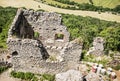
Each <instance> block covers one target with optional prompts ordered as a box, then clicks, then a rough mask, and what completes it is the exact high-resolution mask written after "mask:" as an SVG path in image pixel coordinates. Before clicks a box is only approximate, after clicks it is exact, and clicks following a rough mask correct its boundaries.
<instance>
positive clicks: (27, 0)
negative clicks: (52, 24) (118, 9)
mask: <svg viewBox="0 0 120 81" xmlns="http://www.w3.org/2000/svg"><path fill="white" fill-rule="evenodd" d="M23 2H24V3H23ZM11 3H14V4H11ZM31 3H32V4H31ZM33 4H34V5H33ZM0 6H3V7H8V6H12V7H17V8H19V7H25V8H27V9H34V10H38V9H43V10H45V11H49V12H58V13H64V14H74V15H80V16H83V17H85V16H90V17H94V18H99V19H101V20H106V21H116V22H120V16H119V15H113V14H109V13H101V14H99V13H98V12H93V11H82V10H67V9H60V8H56V7H52V6H49V5H46V4H43V3H39V2H36V1H33V0H17V1H16V0H1V1H0ZM38 6H40V8H39V7H38ZM93 14H94V15H93Z"/></svg>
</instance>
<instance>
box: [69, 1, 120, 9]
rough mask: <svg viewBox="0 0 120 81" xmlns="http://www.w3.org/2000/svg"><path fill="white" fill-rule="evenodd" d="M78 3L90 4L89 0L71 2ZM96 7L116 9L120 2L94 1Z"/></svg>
mask: <svg viewBox="0 0 120 81" xmlns="http://www.w3.org/2000/svg"><path fill="white" fill-rule="evenodd" d="M71 1H75V2H78V3H90V2H89V0H71ZM92 1H93V3H94V5H95V6H103V7H108V8H114V7H116V6H117V5H120V0H92Z"/></svg>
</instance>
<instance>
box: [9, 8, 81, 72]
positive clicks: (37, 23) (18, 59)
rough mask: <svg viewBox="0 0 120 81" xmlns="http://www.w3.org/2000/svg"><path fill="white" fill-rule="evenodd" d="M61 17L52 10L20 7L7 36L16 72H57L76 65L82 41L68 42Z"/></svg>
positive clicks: (66, 31) (74, 67)
mask: <svg viewBox="0 0 120 81" xmlns="http://www.w3.org/2000/svg"><path fill="white" fill-rule="evenodd" d="M61 19H62V17H61V15H59V14H57V13H53V12H40V11H39V12H35V11H33V10H24V9H18V11H17V14H16V16H15V18H14V20H13V23H12V25H11V27H10V29H9V32H8V39H7V44H8V50H9V53H10V55H11V59H12V60H11V62H12V64H13V66H12V69H13V70H14V71H21V72H34V73H52V74H56V73H59V72H65V71H67V70H69V69H76V68H77V65H78V63H79V60H80V57H81V51H82V42H79V40H78V39H76V40H73V41H71V42H69V37H70V33H69V32H68V30H67V28H66V27H65V26H63V25H62V23H61Z"/></svg>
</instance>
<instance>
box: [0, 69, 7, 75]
mask: <svg viewBox="0 0 120 81" xmlns="http://www.w3.org/2000/svg"><path fill="white" fill-rule="evenodd" d="M7 69H8V67H0V74H1V73H3V72H4V71H6V70H7Z"/></svg>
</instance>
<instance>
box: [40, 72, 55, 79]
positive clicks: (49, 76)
mask: <svg viewBox="0 0 120 81" xmlns="http://www.w3.org/2000/svg"><path fill="white" fill-rule="evenodd" d="M44 80H48V81H54V80H55V75H50V74H43V75H42V78H41V81H44Z"/></svg>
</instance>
